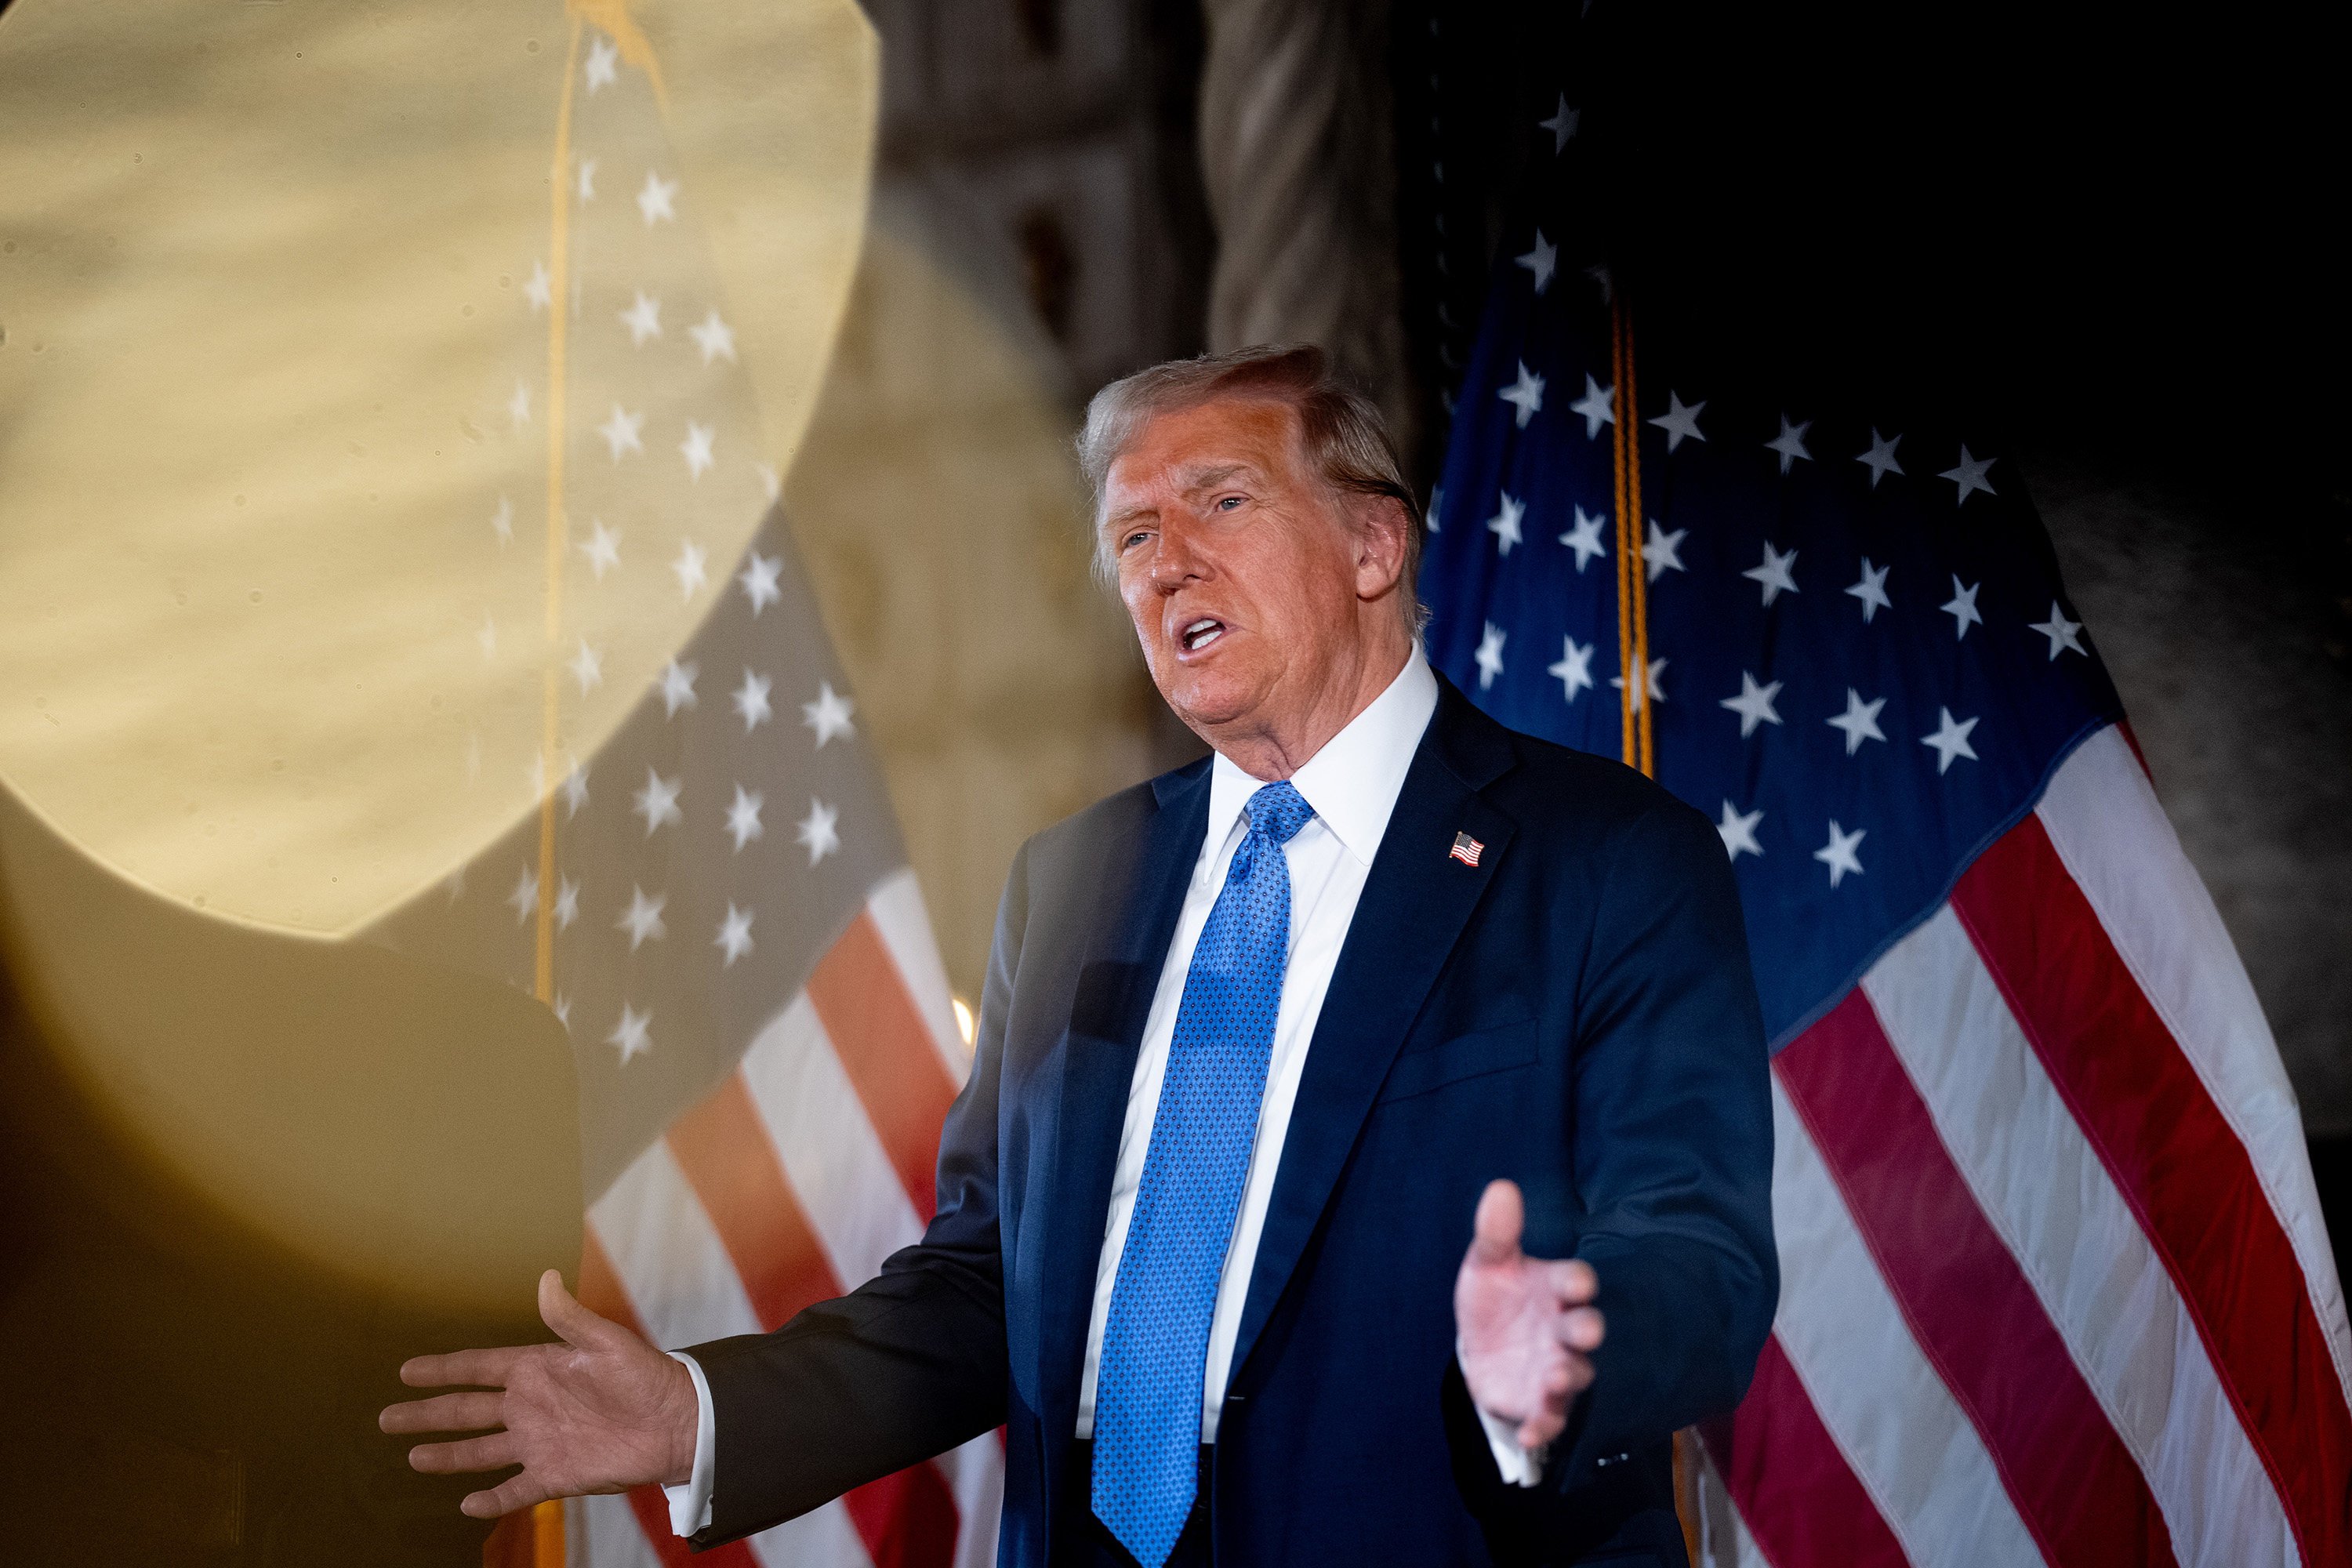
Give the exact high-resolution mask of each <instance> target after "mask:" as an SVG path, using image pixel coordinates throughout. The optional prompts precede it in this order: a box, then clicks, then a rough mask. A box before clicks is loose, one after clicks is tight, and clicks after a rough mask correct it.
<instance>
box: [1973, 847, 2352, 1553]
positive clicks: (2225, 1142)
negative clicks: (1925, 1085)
mask: <svg viewBox="0 0 2352 1568" xmlns="http://www.w3.org/2000/svg"><path fill="white" fill-rule="evenodd" d="M1952 906H1953V909H1954V910H1956V912H1957V913H1958V916H1959V918H1960V921H1961V922H1962V924H1963V925H1965V926H1966V927H1967V929H1968V932H1969V937H1970V938H1971V940H1972V941H1973V942H1974V943H1975V945H1976V948H1977V950H1978V952H1979V953H1981V954H1982V955H1983V957H1984V961H1985V966H1986V968H1987V969H1988V970H1989V971H1990V973H1991V974H1992V976H1993V979H1994V981H1995V982H1996V983H1997V984H1999V985H2000V989H2001V992H2002V994H2003V995H2004V996H2006V997H2007V998H2008V1001H2009V1005H2010V1011H2011V1014H2013V1015H2014V1016H2015V1017H2016V1019H2017V1021H2018V1023H2019V1024H2020V1025H2021V1026H2022V1027H2023V1029H2024V1031H2025V1035H2026V1037H2027V1038H2028V1039H2029V1040H2030V1041H2032V1045H2033V1047H2034V1050H2035V1052H2036V1053H2037V1054H2038V1055H2039V1056H2040V1057H2041V1058H2042V1065H2043V1066H2044V1067H2045V1068H2048V1070H2049V1073H2050V1077H2051V1079H2052V1080H2053V1082H2054V1083H2055V1084H2056V1085H2057V1086H2058V1089H2059V1091H2060V1092H2061V1093H2062V1094H2063V1095H2064V1097H2065V1099H2066V1102H2067V1104H2068V1105H2069V1106H2070V1107H2071V1108H2072V1109H2073V1110H2074V1116H2075V1119H2076V1120H2077V1121H2079V1122H2080V1123H2081V1124H2082V1126H2083V1129H2084V1131H2085V1132H2087V1133H2088V1134H2089V1135H2090V1138H2091V1141H2092V1142H2093V1144H2094V1146H2095V1147H2096V1148H2097V1150H2098V1152H2099V1154H2100V1157H2101V1159H2102V1160H2103V1161H2104V1162H2105V1164H2106V1166H2107V1169H2108V1171H2109V1172H2110V1173H2112V1175H2113V1176H2114V1178H2115V1181H2116V1185H2117V1186H2118V1187H2119V1188H2120V1189H2121V1190H2122V1192H2123V1193H2124V1194H2125V1196H2126V1198H2127V1199H2128V1200H2129V1201H2130V1203H2131V1205H2132V1206H2133V1208H2134V1209H2135V1210H2136V1211H2137V1214H2138V1215H2139V1216H2140V1222H2141V1225H2142V1226H2143V1227H2144V1228H2145V1229H2146V1230H2147V1234H2148V1236H2149V1237H2150V1239H2152V1240H2153V1241H2154V1242H2155V1243H2156V1246H2157V1248H2158V1252H2159V1254H2160V1255H2161V1256H2162V1257H2163V1258H2164V1259H2165V1262H2166V1265H2167V1267H2168V1268H2169V1269H2170V1271H2171V1273H2172V1276H2173V1278H2174V1279H2175V1281H2176V1282H2177V1283H2178V1285H2179V1289H2180V1292H2181V1295H2182V1298H2183V1299H2184V1300H2185V1301H2186V1302H2187V1304H2188V1306H2189V1311H2190V1312H2191V1313H2192V1315H2193V1316H2194V1318H2195V1319H2196V1321H2197V1322H2198V1325H2199V1327H2200V1329H2201V1330H2202V1331H2203V1335H2204V1339H2205V1342H2206V1344H2207V1346H2208V1348H2209V1351H2210V1354H2211V1355H2212V1357H2213V1362H2214V1364H2215V1366H2216V1367H2217V1368H2218V1369H2219V1370H2220V1372H2221V1376H2222V1381H2223V1384H2224V1385H2225V1386H2226V1387H2227V1388H2228V1389H2229V1391H2230V1393H2231V1397H2232V1399H2233V1400H2234V1401H2235V1403H2236V1404H2237V1405H2238V1407H2239V1410H2240V1412H2241V1414H2242V1417H2243V1419H2244V1420H2245V1423H2246V1426H2247V1430H2248V1431H2249V1433H2250V1434H2251V1435H2252V1437H2253V1440H2254V1445H2255V1447H2256V1450H2257V1451H2258V1452H2259V1453H2260V1454H2261V1455H2262V1456H2263V1462H2264V1463H2265V1465H2266V1466H2267V1467H2268V1468H2269V1469H2270V1471H2271V1474H2272V1476H2273V1479H2274V1480H2275V1481H2276V1482H2277V1484H2278V1488H2279V1492H2280V1495H2281V1497H2282V1498H2283V1499H2284V1500H2285V1502H2286V1506H2287V1514H2288V1518H2289V1520H2290V1521H2291V1522H2292V1523H2293V1525H2294V1531H2295V1536H2296V1541H2297V1544H2298V1546H2299V1547H2300V1548H2301V1551H2302V1554H2303V1557H2304V1559H2305V1561H2306V1562H2314V1563H2342V1562H2346V1561H2352V1521H2347V1507H2352V1498H2347V1489H2346V1488H2345V1485H2344V1477H2345V1476H2346V1475H2347V1473H2352V1415H2347V1410H2346V1407H2345V1403H2344V1398H2343V1391H2342V1386H2341V1384H2338V1382H2337V1381H2336V1370H2335V1363H2334V1360H2333V1358H2332V1357H2331V1356H2330V1354H2329V1350H2328V1345H2327V1340H2326V1334H2325V1333H2324V1331H2322V1330H2321V1328H2320V1325H2319V1321H2318V1318H2317V1316H2316V1314H2315V1312H2314V1310H2313V1308H2312V1302H2311V1297H2310V1295H2309V1293H2308V1291H2307V1289H2305V1279H2304V1273H2303V1268H2302V1266H2301V1264H2300V1262H2299V1261H2298V1259H2297V1258H2296V1257H2295V1254H2294V1247H2292V1245H2291V1244H2290V1242H2289V1240H2288V1237H2287V1236H2286V1233H2285V1232H2284V1230H2282V1229H2281V1228H2280V1226H2279V1225H2278V1222H2277V1219H2276V1216H2275V1215H2274V1214H2273V1210H2272V1208H2271V1205H2270V1201H2269V1199H2268V1196H2267V1194H2264V1193H2263V1189H2262V1186H2261V1184H2260V1183H2259V1182H2258V1181H2257V1180H2256V1179H2255V1175H2254V1172H2253V1168H2252V1164H2251V1163H2250V1162H2249V1160H2248V1158H2247V1154H2246V1151H2245V1149H2244V1147H2243V1146H2242V1144H2240V1142H2238V1140H2237V1138H2236V1136H2235V1135H2234V1134H2233V1133H2232V1132H2231V1130H2230V1128H2229V1126H2228V1125H2227V1123H2225V1122H2224V1121H2223V1120H2222V1118H2221V1113H2220V1112H2219V1110H2216V1109H2215V1107H2214V1104H2213V1101H2212V1100H2211V1099H2210V1097H2209V1096H2208V1095H2207V1094H2206V1092H2205V1088H2204V1085H2203V1083H2202V1082H2200V1079H2198V1076H2197V1074H2196V1073H2195V1071H2194V1070H2192V1068H2190V1066H2189V1061H2188V1059H2187V1058H2185V1057H2183V1056H2182V1055H2181V1053H2180V1052H2179V1049H2177V1048H2175V1042H2174V1040H2173V1038H2172V1036H2171V1033H2170V1031H2169V1030H2168V1028H2167V1027H2166V1026H2165V1023H2164V1021H2163V1020H2162V1019H2161V1018H2159V1017H2158V1016H2157V1014H2156V1011H2155V1009H2154V1007H2153V1006H2151V1005H2150V1004H2149V1002H2148V1000H2147V996H2146V995H2145V994H2143V993H2142V992H2141V990H2140V988H2139V985H2138V984H2137V981H2136V980H2135V979H2134V978H2133V976H2132V974H2131V973H2130V972H2129V971H2128V970H2127V969H2126V967H2125V966H2124V964H2123V963H2122V961H2121V959H2119V958H2118V957H2117V956H2116V950H2115V947H2114V945H2113V943H2112V942H2110V941H2109V940H2108V937H2107V933H2106V930H2105V927H2104V926H2103V925H2102V924H2101V923H2100V921H2099V917H2098V915H2097V913H2096V912H2095V911H2094V910H2092V908H2091V906H2090V904H2089V903H2088V902H2087V901H2086V900H2084V896H2083V894H2082V891H2081V889H2079V888H2078V887H2077V886H2076V885H2075V883H2074V879H2073V878H2072V876H2071V875H2069V873H2068V872H2067V869H2066V868H2065V866H2064V865H2063V863H2061V862H2060V860H2059V858H2058V855H2057V851H2056V849H2055V848H2054V847H2053V845H2052V843H2051V840H2050V836H2049V834H2048V832H2047V831H2046V830H2045V828H2044V827H2043V826H2042V822H2041V821H2040V819H2039V818H2037V817H2028V818H2027V819H2026V820H2025V821H2024V822H2022V823H2021V824H2019V826H2017V827H2016V828H2015V829H2014V830H2012V831H2011V832H2010V833H2009V834H2007V835H2005V836H2004V837H2002V838H2001V839H2000V840H1999V841H1998V842H1996V843H1995V844H1994V845H1993V846H1992V847H1990V849H1988V850H1986V852H1985V853H1984V854H1983V855H1982V856H1980V857H1979V858H1978V860H1977V862H1976V864H1975V865H1973V866H1971V867H1970V868H1969V870H1968V872H1967V873H1966V874H1965V875H1963V876H1962V877H1961V879H1960V881H1959V884H1958V887H1956V888H1955V889H1953V893H1952Z"/></svg>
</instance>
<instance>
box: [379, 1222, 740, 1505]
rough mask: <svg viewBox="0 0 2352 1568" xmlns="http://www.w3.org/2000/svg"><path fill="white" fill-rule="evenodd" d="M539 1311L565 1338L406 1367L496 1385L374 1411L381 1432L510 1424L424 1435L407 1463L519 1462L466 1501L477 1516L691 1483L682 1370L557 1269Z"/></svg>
mask: <svg viewBox="0 0 2352 1568" xmlns="http://www.w3.org/2000/svg"><path fill="white" fill-rule="evenodd" d="M539 1315H540V1317H541V1319H542V1320H543V1321H545V1322H546V1324H547V1326H548V1327H549V1328H551V1329H553V1330H554V1331H556V1333H557V1334H558V1335H559V1336H560V1337H561V1338H562V1343H561V1344H552V1345H511V1346H509V1347H508V1348H506V1349H504V1350H487V1351H458V1352H455V1353H453V1354H449V1355H425V1356H418V1357H416V1358H415V1360H413V1361H410V1362H407V1363H404V1364H403V1365H402V1367H401V1369H400V1381H401V1382H403V1383H404V1384H408V1386H409V1387H411V1388H448V1387H452V1386H457V1385H468V1386H471V1387H475V1388H491V1389H496V1390H499V1392H497V1393H494V1394H439V1395H436V1397H434V1398H431V1399H419V1400H415V1401H412V1402H410V1403H409V1404H406V1405H392V1406H390V1407H389V1408H387V1409H386V1410H385V1411H384V1412H383V1415H380V1416H378V1417H377V1418H376V1424H377V1425H378V1426H382V1427H383V1430H385V1431H387V1432H471V1431H478V1430H481V1429H483V1428H487V1427H499V1428H503V1429H502V1430H499V1431H495V1432H491V1433H490V1434H489V1435H488V1436H482V1437H467V1438H463V1439H460V1440H458V1441H456V1442H449V1443H420V1444H418V1445H417V1446H416V1447H414V1448H411V1449H410V1450H409V1451H408V1462H409V1464H410V1465H412V1466H413V1467H415V1468H417V1469H419V1470H423V1471H425V1473H427V1474H428V1475H447V1474H450V1473H453V1472H457V1471H465V1470H496V1469H502V1468H505V1467H507V1466H509V1465H520V1466H521V1467H522V1471H521V1473H520V1475H514V1476H509V1477H508V1478H507V1479H505V1480H503V1481H501V1482H499V1484H498V1485H497V1486H495V1487H493V1488H491V1489H488V1490H487V1491H478V1492H472V1493H469V1494H467V1498H466V1500H465V1501H464V1502H463V1503H461V1504H460V1505H459V1507H461V1508H462V1509H463V1510H465V1511H466V1512H467V1514H469V1515H471V1516H472V1517H473V1518H475V1519H496V1518H497V1517H499V1515H500V1514H506V1513H512V1512H514V1511H515V1510H517V1509H522V1508H529V1507H530V1506H531V1505H532V1504H533V1503H538V1502H544V1501H546V1500H548V1499H549V1498H559V1497H578V1496H580V1495H582V1494H583V1493H588V1492H618V1491H626V1490H627V1489H629V1488H631V1487H635V1486H644V1485H646V1484H648V1483H652V1482H660V1483H664V1484H667V1485H670V1486H677V1485H679V1484H682V1483H683V1482H685V1481H686V1480H688V1479H689V1478H690V1477H691V1474H692V1471H693V1468H694V1438H695V1428H696V1426H697V1421H698V1410H697V1408H696V1404H695V1396H694V1380H693V1378H692V1377H691V1376H690V1375H688V1372H687V1370H686V1368H684V1367H683V1366H680V1365H679V1364H678V1363H677V1362H676V1361H674V1360H672V1359H671V1358H670V1357H668V1356H667V1355H664V1354H663V1353H662V1352H660V1351H657V1350H656V1349H654V1347H653V1346H651V1345H649V1344H647V1343H646V1342H645V1341H644V1340H642V1339H640V1338H638V1337H637V1335H635V1334H634V1333H632V1332H631V1331H628V1330H627V1329H625V1328H623V1327H622V1326H621V1325H620V1324H618V1323H615V1322H613V1321H610V1320H608V1319H604V1318H600V1317H598V1316H597V1315H596V1314H595V1313H593V1312H592V1311H590V1310H588V1309H587V1308H585V1307H583V1306H582V1305H581V1304H580V1303H579V1302H578V1301H575V1300H572V1293H571V1292H570V1291H568V1290H566V1289H564V1288H563V1279H562V1276H561V1275H559V1274H557V1273H556V1271H555V1270H554V1269H552V1268H551V1269H549V1270H548V1271H547V1272H546V1273H544V1274H542V1275H541V1276H540V1278H539Z"/></svg>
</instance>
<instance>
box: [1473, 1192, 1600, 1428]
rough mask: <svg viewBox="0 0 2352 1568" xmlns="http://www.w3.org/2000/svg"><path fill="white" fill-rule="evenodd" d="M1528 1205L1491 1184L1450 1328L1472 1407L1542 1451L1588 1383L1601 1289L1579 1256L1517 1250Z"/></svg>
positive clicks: (1597, 1339) (1597, 1340)
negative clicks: (1515, 1426)
mask: <svg viewBox="0 0 2352 1568" xmlns="http://www.w3.org/2000/svg"><path fill="white" fill-rule="evenodd" d="M1525 1220H1526V1205H1524V1203H1523V1202H1522V1201H1521V1199H1520V1197H1519V1189H1518V1187H1517V1185H1516V1184H1513V1183H1510V1182H1489V1183H1488V1184H1486V1192H1485V1193H1484V1194H1482V1195H1481V1196H1480V1197H1479V1199H1478V1217H1477V1220H1476V1222H1475V1232H1474V1234H1473V1236H1472V1237H1471V1241H1470V1250H1469V1251H1468V1252H1467V1253H1465V1255H1464V1256H1463V1258H1462V1271H1461V1272H1460V1273H1459V1274H1457V1275H1455V1276H1454V1333H1455V1335H1456V1336H1457V1337H1458V1338H1459V1340H1460V1342H1461V1346H1462V1380H1463V1381H1464V1382H1465V1383H1466V1384H1469V1385H1470V1397H1471V1398H1472V1399H1474V1400H1475V1401H1476V1402H1477V1405H1478V1408H1479V1409H1481V1410H1483V1411H1485V1412H1486V1414H1487V1415H1491V1416H1494V1417H1496V1418H1497V1419H1498V1420H1504V1421H1514V1422H1517V1424H1518V1441H1519V1447H1523V1448H1540V1447H1543V1446H1544V1445H1545V1444H1547V1443H1549V1442H1550V1441H1551V1440H1552V1439H1553V1438H1555V1437H1557V1436H1559V1435H1560V1432H1561V1431H1562V1430H1563V1429H1564V1428H1565V1427H1566V1426H1568V1411H1569V1406H1570V1405H1572V1404H1574V1403H1575V1400H1576V1396H1577V1395H1578V1394H1581V1393H1583V1392H1584V1390H1585V1389H1586V1388H1588V1387H1589V1386H1591V1383H1592V1360H1591V1353H1592V1352H1594V1351H1596V1350H1598V1349H1600V1348H1601V1311H1600V1309H1598V1308H1596V1307H1594V1306H1593V1305H1592V1304H1591V1302H1592V1299H1593V1296H1594V1294H1595V1293H1596V1292H1597V1291H1598V1290H1599V1289H1600V1288H1601V1284H1600V1280H1599V1279H1596V1278H1595V1277H1594V1275H1593V1272H1592V1266H1591V1264H1589V1263H1586V1262H1583V1261H1582V1260H1580V1259H1578V1258H1563V1259H1551V1258H1529V1257H1528V1255H1527V1254H1526V1253H1524V1252H1522V1251H1520V1250H1519V1232H1520V1228H1521V1226H1522V1225H1523V1224H1524V1223H1525Z"/></svg>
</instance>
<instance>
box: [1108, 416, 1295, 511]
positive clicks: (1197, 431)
mask: <svg viewBox="0 0 2352 1568" xmlns="http://www.w3.org/2000/svg"><path fill="white" fill-rule="evenodd" d="M1300 437H1301V428H1300V424H1299V418H1298V410H1297V408H1296V407H1295V406H1294V405H1291V404H1290V403H1289V402H1287V401H1286V400H1284V399H1281V398H1276V397H1266V396H1252V395H1240V394H1229V395H1222V396H1213V397H1210V398H1206V399H1204V400H1202V401H1201V402H1198V403H1191V404H1185V405H1180V406H1178V407H1175V408H1168V409H1160V410H1157V411H1154V412H1152V413H1150V414H1147V415H1145V416H1143V418H1142V419H1141V421H1140V422H1139V424H1138V425H1137V426H1136V427H1135V430H1134V433H1133V434H1132V435H1130V436H1129V437H1128V439H1127V441H1126V442H1125V443H1124V444H1123V445H1122V446H1121V447H1120V448H1119V451H1118V456H1117V457H1116V458H1113V459H1112V460H1111V464H1110V470H1109V472H1108V474H1107V475H1106V476H1105V483H1104V492H1105V493H1104V501H1105V510H1106V511H1114V512H1115V511H1117V510H1123V509H1124V508H1126V507H1128V506H1130V505H1132V504H1133V503H1134V502H1135V501H1137V500H1139V499H1140V498H1141V497H1142V496H1144V495H1147V494H1150V495H1159V494H1174V495H1185V494H1190V493H1192V492H1193V491H1196V490H1200V489H1208V488H1211V487H1213V486H1214V485H1217V484H1220V483H1223V482H1226V481H1230V480H1232V479H1237V478H1248V479H1256V480H1258V481H1260V482H1264V481H1268V480H1274V481H1280V480H1286V479H1292V478H1295V477H1296V476H1297V474H1299V473H1300V472H1302V471H1303V470H1304V468H1305V466H1306V454H1305V451H1304V448H1303V446H1302V443H1301V440H1300Z"/></svg>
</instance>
